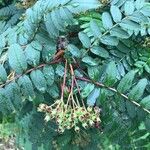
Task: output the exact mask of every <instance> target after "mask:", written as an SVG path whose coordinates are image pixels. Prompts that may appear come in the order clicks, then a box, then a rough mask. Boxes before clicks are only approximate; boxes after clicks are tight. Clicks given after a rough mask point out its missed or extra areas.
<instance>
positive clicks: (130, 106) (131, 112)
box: [126, 101, 136, 118]
mask: <svg viewBox="0 0 150 150" xmlns="http://www.w3.org/2000/svg"><path fill="white" fill-rule="evenodd" d="M126 109H127V112H128V114H129V116H130V117H131V118H134V117H136V107H135V105H134V104H133V103H131V102H129V101H126Z"/></svg>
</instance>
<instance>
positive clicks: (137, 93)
mask: <svg viewBox="0 0 150 150" xmlns="http://www.w3.org/2000/svg"><path fill="white" fill-rule="evenodd" d="M146 85H147V79H141V80H139V82H138V84H137V85H135V86H134V87H133V88H132V90H131V91H130V93H129V98H130V99H132V100H139V99H140V98H141V96H142V95H143V93H144V90H145V88H146Z"/></svg>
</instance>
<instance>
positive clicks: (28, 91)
mask: <svg viewBox="0 0 150 150" xmlns="http://www.w3.org/2000/svg"><path fill="white" fill-rule="evenodd" d="M18 85H19V86H20V87H21V91H22V93H23V95H24V96H25V97H27V98H28V97H32V98H34V97H35V93H34V89H33V85H32V82H31V80H30V79H29V77H28V76H27V75H24V76H22V77H20V78H19V80H18Z"/></svg>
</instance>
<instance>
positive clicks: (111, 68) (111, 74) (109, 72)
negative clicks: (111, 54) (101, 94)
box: [103, 61, 117, 86]
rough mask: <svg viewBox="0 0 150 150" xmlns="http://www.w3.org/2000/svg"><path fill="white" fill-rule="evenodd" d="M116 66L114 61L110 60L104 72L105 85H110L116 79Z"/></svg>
mask: <svg viewBox="0 0 150 150" xmlns="http://www.w3.org/2000/svg"><path fill="white" fill-rule="evenodd" d="M116 77H117V67H116V64H115V62H114V61H112V62H110V63H109V64H108V65H107V67H106V71H105V74H104V79H103V82H104V84H105V85H107V86H112V85H113V84H114V83H115V82H116V81H117V78H116Z"/></svg>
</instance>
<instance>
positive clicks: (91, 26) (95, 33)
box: [90, 20, 102, 38]
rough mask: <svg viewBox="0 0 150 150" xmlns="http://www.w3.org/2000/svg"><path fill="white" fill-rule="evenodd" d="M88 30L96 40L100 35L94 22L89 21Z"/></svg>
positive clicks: (98, 28)
mask: <svg viewBox="0 0 150 150" xmlns="http://www.w3.org/2000/svg"><path fill="white" fill-rule="evenodd" d="M90 29H91V31H92V32H93V35H94V36H95V37H96V38H99V37H100V36H101V35H102V33H101V30H100V27H99V26H98V24H97V22H96V21H95V20H91V21H90Z"/></svg>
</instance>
